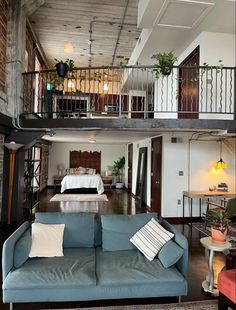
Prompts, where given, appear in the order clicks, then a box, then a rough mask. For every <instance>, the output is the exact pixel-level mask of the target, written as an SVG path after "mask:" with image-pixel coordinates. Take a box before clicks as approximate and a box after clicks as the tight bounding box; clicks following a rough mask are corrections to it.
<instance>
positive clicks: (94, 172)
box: [87, 168, 96, 175]
mask: <svg viewBox="0 0 236 310" xmlns="http://www.w3.org/2000/svg"><path fill="white" fill-rule="evenodd" d="M87 174H90V175H93V174H96V169H93V168H87Z"/></svg>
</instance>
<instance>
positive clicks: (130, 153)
mask: <svg viewBox="0 0 236 310" xmlns="http://www.w3.org/2000/svg"><path fill="white" fill-rule="evenodd" d="M132 173H133V144H129V145H128V192H129V193H132Z"/></svg>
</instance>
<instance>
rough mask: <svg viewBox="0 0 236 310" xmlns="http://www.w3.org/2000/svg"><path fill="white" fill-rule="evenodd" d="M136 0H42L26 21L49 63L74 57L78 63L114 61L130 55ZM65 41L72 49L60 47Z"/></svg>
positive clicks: (135, 35) (134, 37) (136, 36)
mask: <svg viewBox="0 0 236 310" xmlns="http://www.w3.org/2000/svg"><path fill="white" fill-rule="evenodd" d="M137 2H138V1H137V0H70V1H68V0H45V1H44V4H43V5H42V6H41V7H40V8H39V9H37V10H36V11H35V12H34V13H33V14H32V15H30V17H29V21H30V22H31V25H32V27H33V30H34V32H35V34H36V36H37V37H38V39H39V41H40V43H41V45H42V47H43V50H44V52H45V54H46V57H47V59H48V62H49V64H50V65H51V66H53V64H54V58H57V59H59V60H61V59H62V60H64V59H66V58H70V59H74V61H75V65H76V66H78V67H87V66H89V64H91V65H92V66H102V65H112V64H113V65H117V64H119V63H120V62H121V61H124V60H125V59H126V58H129V57H130V55H131V53H132V51H133V49H134V47H135V45H136V42H137V40H138V39H139V35H140V30H138V29H137ZM122 22H123V23H122ZM68 41H69V42H71V43H72V45H73V48H74V52H73V53H65V51H64V45H65V43H67V42H68ZM89 43H90V44H89Z"/></svg>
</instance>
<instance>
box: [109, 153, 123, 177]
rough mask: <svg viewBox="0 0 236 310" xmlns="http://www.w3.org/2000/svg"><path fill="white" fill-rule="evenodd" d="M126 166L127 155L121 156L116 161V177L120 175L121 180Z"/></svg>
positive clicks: (114, 168) (113, 172)
mask: <svg viewBox="0 0 236 310" xmlns="http://www.w3.org/2000/svg"><path fill="white" fill-rule="evenodd" d="M124 166H125V157H124V156H123V157H120V158H119V159H118V160H116V161H114V164H113V168H112V174H113V175H114V176H116V177H119V180H121V176H122V172H123V169H124Z"/></svg>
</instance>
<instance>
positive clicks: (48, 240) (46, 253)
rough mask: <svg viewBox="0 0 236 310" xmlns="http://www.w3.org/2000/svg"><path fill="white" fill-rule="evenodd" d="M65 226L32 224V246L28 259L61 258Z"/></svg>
mask: <svg viewBox="0 0 236 310" xmlns="http://www.w3.org/2000/svg"><path fill="white" fill-rule="evenodd" d="M64 229H65V224H54V225H48V224H41V223H33V224H32V225H31V230H32V244H31V249H30V253H29V257H55V256H59V257H60V256H63V234H64Z"/></svg>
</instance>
